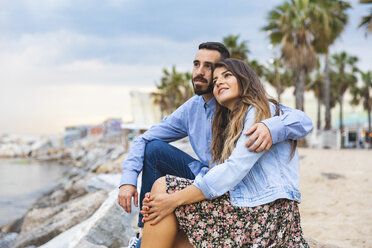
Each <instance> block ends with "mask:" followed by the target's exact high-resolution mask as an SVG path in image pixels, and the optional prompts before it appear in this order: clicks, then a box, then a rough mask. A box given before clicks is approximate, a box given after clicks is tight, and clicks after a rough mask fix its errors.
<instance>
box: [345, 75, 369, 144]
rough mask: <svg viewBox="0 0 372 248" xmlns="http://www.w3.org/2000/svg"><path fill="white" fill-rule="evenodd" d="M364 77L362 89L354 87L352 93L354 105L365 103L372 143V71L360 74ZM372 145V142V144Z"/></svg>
mask: <svg viewBox="0 0 372 248" xmlns="http://www.w3.org/2000/svg"><path fill="white" fill-rule="evenodd" d="M360 74H361V76H362V81H363V83H364V85H363V86H361V87H357V86H355V87H352V88H351V90H350V92H351V95H352V96H353V99H352V100H351V102H350V103H351V104H352V105H358V104H359V103H360V102H361V101H363V107H364V109H365V110H367V114H368V135H367V141H368V142H371V141H372V139H371V136H370V135H371V132H372V129H371V109H372V101H371V99H370V96H371V93H370V91H371V89H372V71H368V72H360ZM371 143H372V142H371Z"/></svg>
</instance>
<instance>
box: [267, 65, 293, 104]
mask: <svg viewBox="0 0 372 248" xmlns="http://www.w3.org/2000/svg"><path fill="white" fill-rule="evenodd" d="M264 76H265V79H266V81H267V82H269V84H271V85H272V86H273V87H274V88H275V91H276V94H277V99H278V101H279V102H280V101H281V94H282V93H283V92H284V90H285V89H287V88H288V87H290V86H292V85H293V80H294V76H293V74H292V73H291V72H290V71H288V70H285V69H284V66H283V63H282V62H281V61H280V59H279V58H277V59H274V61H273V63H272V64H271V66H270V67H268V68H265V71H264Z"/></svg>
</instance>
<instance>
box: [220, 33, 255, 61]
mask: <svg viewBox="0 0 372 248" xmlns="http://www.w3.org/2000/svg"><path fill="white" fill-rule="evenodd" d="M239 38H240V35H239V34H238V35H228V36H226V37H224V38H223V44H224V45H225V46H226V48H227V49H228V50H229V52H230V57H231V58H235V59H241V60H243V61H245V62H248V54H249V52H250V51H249V49H248V44H247V43H248V41H246V40H243V41H241V42H240V43H239V42H238V40H239Z"/></svg>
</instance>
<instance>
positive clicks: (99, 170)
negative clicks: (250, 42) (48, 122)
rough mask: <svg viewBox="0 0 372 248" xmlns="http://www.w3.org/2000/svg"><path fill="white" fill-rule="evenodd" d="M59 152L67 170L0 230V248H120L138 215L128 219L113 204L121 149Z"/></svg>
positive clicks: (80, 147)
mask: <svg viewBox="0 0 372 248" xmlns="http://www.w3.org/2000/svg"><path fill="white" fill-rule="evenodd" d="M84 142H85V143H84ZM64 152H65V153H68V154H69V156H68V158H67V160H65V161H64V163H68V164H70V165H71V169H70V170H69V171H68V172H67V173H66V175H65V176H64V178H63V179H62V180H61V182H60V183H59V184H58V186H56V187H55V188H53V189H52V190H51V191H49V192H48V193H46V194H44V195H42V196H41V197H39V198H38V199H37V200H36V201H35V202H34V204H33V205H32V206H30V207H29V209H28V210H27V212H26V213H25V214H24V216H23V217H22V218H20V219H18V220H15V221H13V222H11V223H9V224H7V225H4V226H2V227H0V230H1V232H0V247H1V248H8V247H14V248H21V247H39V246H43V247H96V246H95V245H103V246H104V247H123V246H126V245H127V244H128V241H129V238H130V237H132V236H134V235H135V232H136V231H137V230H135V226H136V225H135V221H134V222H133V221H132V219H135V218H133V217H134V216H136V215H137V214H138V209H136V208H135V207H134V206H133V209H135V211H133V212H132V214H127V213H125V212H124V210H122V208H121V207H120V206H119V205H118V204H117V194H118V192H117V190H118V189H117V187H118V185H119V181H120V176H121V167H122V162H123V160H124V158H125V156H126V153H125V151H124V149H123V147H122V145H118V144H106V143H99V142H97V143H93V142H87V141H83V140H82V141H80V143H79V144H77V145H75V146H74V147H71V148H68V149H64ZM132 222H133V224H132ZM132 226H133V227H132ZM98 247H99V246H98Z"/></svg>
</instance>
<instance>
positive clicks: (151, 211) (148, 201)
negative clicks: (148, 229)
mask: <svg viewBox="0 0 372 248" xmlns="http://www.w3.org/2000/svg"><path fill="white" fill-rule="evenodd" d="M176 207H177V204H176V201H175V199H174V197H172V195H170V194H166V193H164V194H154V193H153V194H150V193H147V194H146V196H145V199H143V207H142V211H141V213H142V214H143V216H144V221H143V222H150V225H155V224H157V223H158V222H159V221H160V220H162V219H163V218H164V217H166V216H167V215H169V214H171V213H173V211H174V210H175V209H176Z"/></svg>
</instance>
